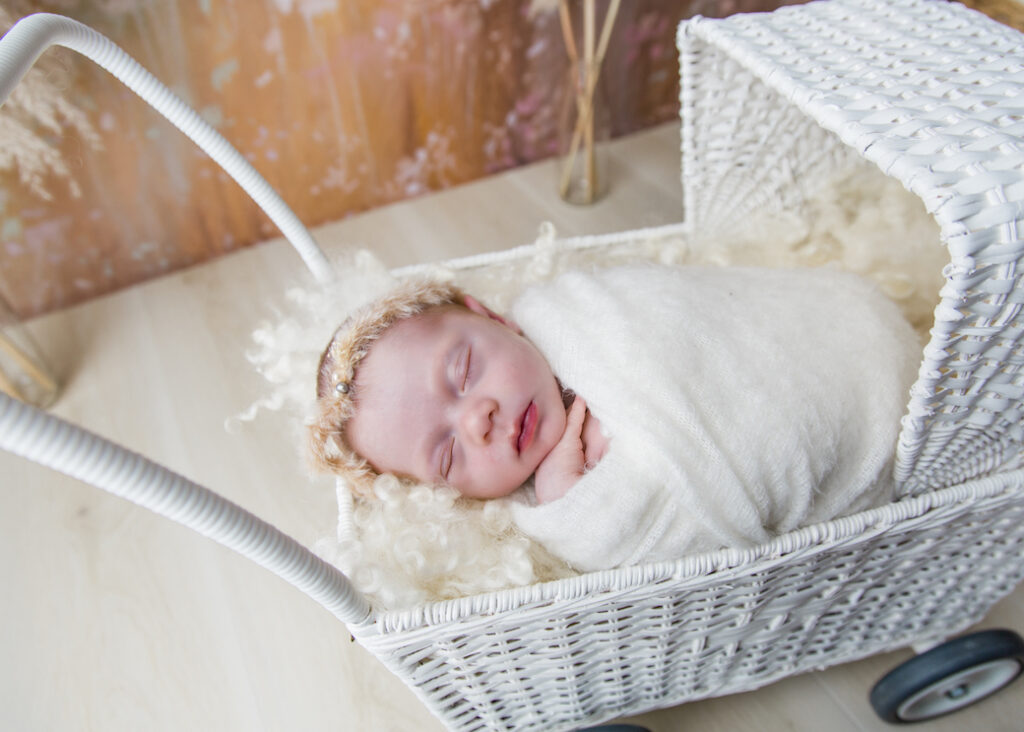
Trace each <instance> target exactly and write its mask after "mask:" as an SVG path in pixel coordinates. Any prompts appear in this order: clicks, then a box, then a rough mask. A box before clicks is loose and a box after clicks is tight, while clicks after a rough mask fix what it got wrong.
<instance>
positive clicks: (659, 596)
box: [355, 473, 1024, 730]
mask: <svg viewBox="0 0 1024 732" xmlns="http://www.w3.org/2000/svg"><path fill="white" fill-rule="evenodd" d="M1022 481H1024V473H1010V474H1004V475H1002V476H1000V477H998V478H985V479H981V480H979V481H977V482H975V483H973V484H966V485H964V486H957V487H954V488H950V489H946V490H945V491H941V492H936V493H930V494H927V495H924V496H921V497H918V498H916V499H913V500H910V501H907V502H905V503H903V504H897V505H894V506H887V507H884V508H882V509H876V510H875V511H872V512H868V513H867V514H861V515H860V516H859V517H856V518H851V519H849V520H845V519H844V520H840V521H838V522H832V523H830V524H825V525H822V526H819V527H813V528H811V529H807V530H802V531H800V532H796V533H795V534H794V535H790V536H787V537H781V538H780V539H779V540H777V541H776V542H774V543H773V544H771V545H769V546H767V547H762V548H760V549H757V550H752V551H750V552H731V553H730V552H721V553H718V554H714V555H708V556H705V557H700V558H690V559H687V560H680V561H679V562H676V563H670V564H665V565H658V566H657V567H650V568H648V569H647V570H646V571H641V572H635V573H633V574H632V575H630V573H628V572H624V571H618V572H606V573H597V574H595V575H588V576H586V577H584V578H581V580H580V581H579V582H572V581H565V580H563V581H560V582H555V583H550V585H548V586H539V588H534V590H533V592H532V593H531V592H529V591H526V592H523V593H519V599H518V601H516V600H515V599H514V596H515V593H510V592H505V593H496V595H495V596H493V597H491V598H490V599H491V600H492V601H493V602H494V609H493V610H492V611H491V612H487V611H486V610H485V608H486V604H487V601H488V598H486V597H478V598H473V599H471V600H470V601H467V602H462V603H460V602H448V603H439V604H437V605H436V606H434V607H432V608H426V609H421V610H418V611H417V612H411V613H404V614H403V613H400V614H394V615H390V616H381V617H379V618H378V620H377V624H376V625H372V624H370V625H366V626H363V627H361V628H356V629H355V633H356V635H357V637H358V639H359V640H360V642H362V643H363V644H364V645H365V646H366V647H367V648H368V649H369V650H371V651H372V652H374V653H375V654H377V655H378V656H380V657H381V658H382V659H385V660H386V663H387V664H388V666H389V667H390V668H391V669H392V670H393V671H394V672H395V673H397V674H398V675H399V676H401V677H402V678H404V679H406V680H407V682H408V683H409V684H410V685H412V686H413V687H414V688H415V689H416V691H417V693H418V694H419V695H420V696H421V698H422V699H423V700H424V702H425V703H426V704H428V706H430V708H431V709H432V710H433V711H434V713H435V714H437V715H438V716H439V717H440V718H441V719H442V720H443V721H444V722H445V723H446V724H447V725H449V726H450V727H451V728H452V729H461V730H484V729H488V730H504V729H536V730H557V729H570V728H573V727H574V726H579V725H581V724H583V723H587V722H593V721H597V720H606V719H610V718H613V717H616V716H621V715H625V714H630V713H634V712H638V711H641V710H647V709H651V708H656V707H663V706H669V705H672V704H677V703H680V702H683V701H687V700H692V699H697V698H703V697H707V696H716V695H721V694H727V693H733V692H737V691H743V690H746V689H750V688H754V687H757V686H761V685H763V684H766V683H769V682H771V681H773V680H775V679H778V678H782V677H784V676H788V675H791V674H794V673H799V672H801V671H806V670H809V669H813V668H819V667H824V666H828V665H832V664H834V663H840V662H843V661H848V660H852V659H855V658H860V657H863V656H867V655H871V654H873V653H877V652H881V651H884V650H889V649H892V648H897V647H900V646H903V645H907V644H908V643H910V642H912V641H915V640H920V639H922V638H939V637H944V636H945V635H947V634H951V633H955V632H957V631H958V630H961V629H963V628H965V627H967V626H968V625H970V624H972V623H973V622H976V621H977V620H978V619H979V618H980V617H981V615H982V614H983V613H984V612H985V611H986V610H987V609H988V608H989V607H990V606H991V605H992V604H993V603H995V602H996V601H997V600H998V599H1000V598H1001V597H1003V596H1004V595H1005V594H1007V593H1008V592H1009V591H1010V590H1012V588H1013V587H1014V586H1015V585H1016V584H1017V583H1018V582H1019V581H1020V580H1021V578H1022V576H1024V564H1022V563H1021V561H1020V557H1021V554H1022V552H1024V482H1022ZM471 606H472V607H471Z"/></svg>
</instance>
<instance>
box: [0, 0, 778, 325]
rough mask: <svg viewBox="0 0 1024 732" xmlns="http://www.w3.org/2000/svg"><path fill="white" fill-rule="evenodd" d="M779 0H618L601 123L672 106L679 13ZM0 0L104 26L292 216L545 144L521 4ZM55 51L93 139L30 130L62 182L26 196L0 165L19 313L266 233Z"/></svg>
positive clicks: (537, 72)
mask: <svg viewBox="0 0 1024 732" xmlns="http://www.w3.org/2000/svg"><path fill="white" fill-rule="evenodd" d="M575 1H576V2H578V0H575ZM606 2H607V0H599V3H598V4H599V7H601V8H603V7H604V6H605V5H606ZM541 4H542V5H550V4H551V3H541ZM778 4H781V3H779V2H772V0H694V1H693V2H686V1H685V0H682V1H681V0H626V2H624V3H622V9H621V11H620V14H619V17H618V21H617V23H616V28H615V33H614V35H613V39H612V43H611V46H610V49H609V53H608V57H607V61H606V66H605V73H606V74H607V77H606V78H607V82H608V87H607V89H608V96H609V100H610V104H611V106H612V109H613V115H612V126H613V134H615V135H621V134H625V133H628V132H631V131H634V130H637V129H641V128H643V127H646V126H649V125H652V124H655V123H658V122H662V121H665V120H669V119H672V118H673V117H674V116H675V115H676V110H677V103H678V102H677V67H676V63H677V62H676V54H675V46H674V34H675V28H676V24H677V23H678V21H679V20H680V19H681V18H683V17H686V16H689V15H691V14H693V13H696V12H699V13H702V14H704V15H721V14H724V13H728V12H735V11H737V10H746V9H763V8H765V7H773V6H775V5H778ZM4 7H6V8H7V9H8V10H10V11H12V12H14V11H17V12H18V14H20V13H21V12H22V11H24V10H30V9H36V10H48V11H51V12H61V13H64V14H66V15H69V16H71V17H73V18H75V19H77V20H81V21H83V22H85V23H87V24H88V25H91V26H92V27H94V28H96V29H97V30H99V31H101V32H102V33H104V34H106V35H108V36H109V37H110V38H111V39H112V40H114V41H115V42H116V43H117V44H118V45H120V46H121V47H122V48H124V49H125V50H126V51H128V53H130V54H131V55H132V56H134V57H135V58H136V59H137V60H138V61H140V62H141V63H142V64H143V65H144V66H146V67H147V68H148V69H149V70H150V71H152V72H153V73H154V74H155V75H156V76H157V77H158V78H160V79H161V80H162V81H163V82H164V83H166V84H167V85H168V86H169V87H171V88H172V89H173V90H175V91H176V92H177V93H178V94H179V95H180V96H181V97H182V98H183V99H184V100H185V101H186V102H187V103H188V104H190V105H191V106H193V107H194V108H195V109H197V110H198V111H200V113H201V114H203V116H204V117H205V118H206V119H207V120H208V121H210V122H211V123H213V124H214V125H215V126H216V127H217V128H218V129H219V131H220V132H221V133H222V134H224V135H225V136H226V137H227V138H228V139H229V140H230V141H231V142H232V143H233V144H234V145H235V146H236V147H237V148H238V149H239V150H240V151H241V152H242V153H243V154H245V155H246V156H247V157H248V158H249V159H250V161H251V162H252V163H253V164H254V165H255V167H256V168H257V169H258V170H259V171H260V172H261V173H262V174H263V175H264V176H265V177H266V178H267V180H268V181H269V182H270V184H271V185H272V186H274V187H275V188H276V189H277V190H278V192H279V193H281V195H282V196H283V197H284V199H285V200H286V201H287V202H288V204H289V205H290V206H292V207H293V209H294V210H295V212H296V213H297V214H298V216H299V217H300V218H301V219H302V220H303V222H304V223H306V224H307V225H308V226H314V225H316V224H320V223H323V222H326V221H330V220H336V219H339V218H342V217H344V216H347V215H350V214H352V213H354V212H358V211H363V210H366V209H368V208H372V207H375V206H380V205H382V204H385V203H388V202H391V201H395V200H399V199H402V198H406V197H409V196H414V195H418V194H421V193H424V192H427V191H431V190H437V189H441V188H445V187H447V186H452V185H457V184H459V183H463V182H466V181H469V180H473V179H475V178H479V177H481V176H485V175H488V174H491V173H494V172H497V171H501V170H505V169H508V168H511V167H514V166H517V165H521V164H523V163H527V162H531V161H534V160H538V159H541V158H544V157H547V156H550V155H551V154H553V152H554V144H555V142H554V140H555V108H556V104H555V103H554V99H555V98H556V97H557V92H558V89H559V86H560V81H561V79H562V77H563V74H564V70H565V64H566V59H565V52H564V48H563V45H562V40H561V35H560V32H559V26H558V22H557V18H556V15H555V13H553V12H551V11H544V12H531V0H418V1H414V0H50V1H48V2H44V1H41V2H31V0H7V1H5V3H4ZM48 53H51V54H54V53H57V54H59V53H60V52H57V51H50V52H48ZM65 58H67V59H68V60H67V65H68V68H69V70H70V76H69V78H70V81H69V82H68V87H67V89H66V96H67V98H68V99H70V100H72V101H73V102H74V103H75V104H76V105H77V106H78V107H79V108H80V109H82V110H84V111H85V113H86V115H87V118H88V120H89V122H90V123H91V125H92V127H93V128H94V129H95V130H96V132H97V133H98V136H99V139H100V142H101V144H102V149H99V150H96V149H92V148H91V147H90V146H89V145H88V144H86V143H84V142H83V141H82V139H81V138H80V136H78V135H77V134H75V133H74V132H73V130H70V129H65V130H64V131H63V133H62V134H61V135H57V136H54V135H53V134H52V133H48V132H46V131H45V130H40V131H39V132H40V134H42V135H44V137H46V136H49V137H48V138H47V139H49V140H50V141H51V142H52V143H53V144H54V145H56V146H57V147H58V148H59V150H60V152H61V155H62V158H63V159H64V160H65V161H66V162H67V163H68V165H69V167H70V172H71V175H72V177H73V179H74V182H75V183H76V184H77V186H78V187H80V189H81V195H80V196H77V197H76V196H74V195H72V193H71V189H70V187H69V185H68V182H67V181H66V180H61V179H59V178H56V177H53V176H51V177H50V178H49V179H47V180H46V183H45V184H46V188H47V189H48V191H49V192H50V193H51V194H52V200H45V199H44V198H42V197H40V196H39V195H38V194H36V193H33V192H31V191H30V190H28V189H27V188H26V187H25V186H24V185H22V184H21V183H19V180H18V176H17V173H16V172H15V171H0V232H2V243H0V293H2V294H3V296H4V297H6V298H7V300H8V301H9V302H10V303H11V304H12V306H13V307H14V308H15V309H16V310H17V311H18V312H20V313H21V314H23V315H30V314H36V313H41V312H45V311H48V310H51V309H55V308H60V307H64V306H67V305H70V304H73V303H75V302H79V301H82V300H84V299H87V298H90V297H94V296H96V295H99V294H102V293H105V292H109V291H111V290H114V289H117V288H120V287H124V286H127V285H130V284H132V283H135V282H139V281H141V280H144V279H147V278H149V277H153V276H156V275H159V274H162V273H165V272H169V271H172V270H175V269H178V268H180V267H184V266H187V265H190V264H193V263H197V262H201V261H204V260H206V259H209V258H211V257H214V256H217V255H220V254H223V253H225V252H229V251H232V250H234V249H237V248H239V247H243V246H247V245H250V244H253V243H255V242H258V241H261V240H264V239H267V238H270V237H272V236H275V235H276V233H277V232H276V230H275V229H274V228H273V227H272V225H271V224H270V223H269V221H267V220H266V219H265V217H264V216H263V215H262V214H261V213H260V212H259V211H258V209H257V208H256V207H255V205H254V204H253V203H251V201H250V200H249V199H248V198H247V197H246V196H245V194H243V193H242V192H241V190H240V189H239V188H238V187H237V186H236V185H235V184H234V183H233V182H231V181H229V180H227V179H226V178H225V176H224V174H223V173H221V172H220V170H219V168H218V167H217V166H216V165H215V164H214V163H212V162H211V161H210V160H208V159H207V158H206V157H205V156H204V155H203V154H202V153H200V152H199V151H198V149H197V148H195V147H194V146H193V144H192V143H191V142H189V141H188V140H187V139H185V138H184V137H183V136H182V135H181V134H179V133H178V132H177V131H176V130H175V129H174V128H173V127H171V126H170V125H169V124H168V123H166V122H164V121H163V120H162V119H161V118H159V117H158V116H157V115H156V114H155V113H154V112H152V111H151V110H150V109H149V108H148V107H147V106H146V105H145V104H144V103H142V102H141V101H140V100H138V99H137V98H135V97H134V96H133V95H132V94H131V93H130V92H129V91H127V89H125V88H124V87H123V86H121V85H120V84H118V83H117V82H116V81H114V80H113V79H112V78H111V77H110V76H109V75H107V74H106V73H105V72H104V71H102V70H101V69H99V68H98V67H96V66H95V65H93V64H92V63H91V62H88V61H86V60H84V59H83V58H81V57H78V56H75V55H74V54H71V53H69V52H68V53H67V54H66V56H65ZM4 113H5V111H4V110H0V114H4ZM552 195H554V192H552Z"/></svg>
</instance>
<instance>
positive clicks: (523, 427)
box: [515, 401, 537, 454]
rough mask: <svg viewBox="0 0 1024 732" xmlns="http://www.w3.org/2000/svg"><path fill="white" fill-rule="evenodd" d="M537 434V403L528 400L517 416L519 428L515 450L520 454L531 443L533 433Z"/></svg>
mask: <svg viewBox="0 0 1024 732" xmlns="http://www.w3.org/2000/svg"><path fill="white" fill-rule="evenodd" d="M536 434H537V404H536V403H535V402H532V401H531V402H530V403H529V404H528V405H526V410H525V411H523V416H522V417H520V418H519V429H518V431H517V434H516V441H515V445H516V452H517V453H520V454H522V452H523V450H525V449H526V448H528V447H529V446H530V445H531V444H533V438H534V435H536Z"/></svg>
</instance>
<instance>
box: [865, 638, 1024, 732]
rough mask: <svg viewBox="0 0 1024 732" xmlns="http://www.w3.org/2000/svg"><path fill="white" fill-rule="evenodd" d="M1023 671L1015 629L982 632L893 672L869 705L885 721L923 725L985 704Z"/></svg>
mask: <svg viewBox="0 0 1024 732" xmlns="http://www.w3.org/2000/svg"><path fill="white" fill-rule="evenodd" d="M1022 670H1024V640H1022V639H1021V637H1020V636H1019V635H1017V634H1016V633H1014V632H1013V631H1011V630H983V631H980V632H978V633H972V634H970V635H965V636H962V637H960V638H954V639H953V640H951V641H947V642H946V643H943V644H942V645H940V646H936V647H935V648H932V649H931V650H929V651H927V652H925V653H922V654H921V655H920V656H915V657H914V658H912V659H910V660H909V661H907V662H906V663H903V664H901V665H899V666H897V667H896V668H894V669H893V670H892V671H890V672H889V673H887V674H886V675H885V676H884V677H882V678H881V679H880V680H879V682H878V683H877V684H875V686H874V688H873V689H872V690H871V697H870V698H871V706H872V707H874V709H875V712H876V713H877V714H878V716H879V717H881V718H882V719H884V720H885V721H886V722H892V723H894V724H906V723H909V722H923V721H924V720H926V719H933V718H935V717H941V716H942V715H944V714H949V713H950V712H955V711H957V710H959V709H963V708H964V707H966V706H970V705H971V704H974V703H975V702H977V701H981V700H982V699H984V698H985V697H987V696H989V695H990V694H993V693H995V692H997V691H999V690H1000V689H1002V688H1003V687H1004V686H1006V685H1007V684H1009V683H1010V682H1012V681H1013V680H1014V679H1016V678H1017V677H1018V676H1020V674H1021V671H1022Z"/></svg>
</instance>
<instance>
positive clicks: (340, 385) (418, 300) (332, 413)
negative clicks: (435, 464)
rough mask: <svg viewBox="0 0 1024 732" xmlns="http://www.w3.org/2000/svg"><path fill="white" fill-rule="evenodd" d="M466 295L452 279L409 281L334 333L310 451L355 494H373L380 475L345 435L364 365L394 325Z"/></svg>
mask: <svg viewBox="0 0 1024 732" xmlns="http://www.w3.org/2000/svg"><path fill="white" fill-rule="evenodd" d="M463 299H464V295H463V293H462V291H461V290H459V289H458V288H457V287H455V286H454V285H452V284H450V283H446V282H437V281H435V280H429V279H414V280H408V281H406V282H404V283H402V284H401V285H399V286H398V287H396V288H395V289H394V290H391V291H390V292H389V293H388V294H386V295H385V296H383V297H381V298H379V299H377V300H375V301H373V302H370V303H369V304H367V305H364V306H363V307H361V308H360V309H359V310H357V311H356V312H354V313H353V314H352V315H351V316H350V317H349V318H348V319H347V320H345V322H344V323H342V325H341V327H340V328H338V330H336V331H335V332H334V335H333V336H332V337H331V340H330V342H329V343H328V344H327V348H326V349H324V352H323V354H322V355H321V357H320V365H319V368H318V369H317V382H316V397H317V399H316V410H315V413H314V417H313V422H312V424H310V425H309V446H310V455H311V459H312V461H313V465H314V466H315V467H316V468H318V469H320V470H323V471H326V472H331V473H335V474H337V475H340V476H342V477H343V478H345V479H346V480H347V481H348V483H349V485H350V487H351V489H352V491H353V493H356V494H358V495H362V496H369V495H372V489H373V481H374V479H375V478H376V477H377V475H378V473H377V472H376V471H375V470H374V469H373V467H371V465H370V464H369V462H367V461H366V459H365V458H363V457H362V456H361V455H359V454H358V453H356V452H355V450H353V449H352V448H351V446H350V445H349V443H348V440H347V439H346V436H345V425H346V424H347V423H348V421H349V419H351V418H352V415H353V414H354V413H355V406H356V401H357V400H358V386H357V385H356V371H357V369H358V367H359V363H360V362H361V361H362V360H363V359H364V358H365V357H366V354H367V353H369V352H370V349H371V348H372V347H373V344H374V343H376V342H377V340H378V339H380V337H381V336H382V335H384V333H385V332H387V330H388V328H390V327H391V326H393V325H395V324H396V323H398V322H400V321H402V320H405V319H407V318H411V317H412V316H414V315H418V314H419V313H422V312H423V311H425V310H427V309H429V308H432V307H437V306H440V305H461V304H462V303H463Z"/></svg>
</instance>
